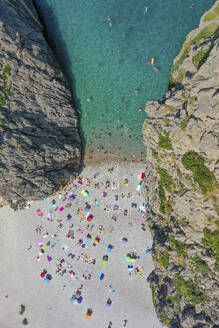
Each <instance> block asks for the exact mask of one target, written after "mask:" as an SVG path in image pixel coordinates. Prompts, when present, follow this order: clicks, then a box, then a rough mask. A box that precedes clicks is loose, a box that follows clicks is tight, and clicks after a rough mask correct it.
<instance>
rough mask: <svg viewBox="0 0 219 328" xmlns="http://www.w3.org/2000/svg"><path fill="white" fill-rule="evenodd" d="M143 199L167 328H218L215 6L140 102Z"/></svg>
mask: <svg viewBox="0 0 219 328" xmlns="http://www.w3.org/2000/svg"><path fill="white" fill-rule="evenodd" d="M146 112H147V113H148V119H147V120H146V121H145V123H144V126H143V136H144V143H145V145H146V146H147V164H146V172H147V176H146V178H145V186H146V187H145V198H146V201H147V203H148V213H147V214H148V219H147V221H148V225H149V227H150V229H151V232H152V235H153V258H154V261H155V270H154V271H153V272H152V273H151V274H150V276H149V277H148V281H149V283H150V285H151V287H152V295H153V301H154V305H155V308H156V312H157V314H158V316H159V318H160V320H161V321H163V322H164V323H165V324H166V325H168V326H169V327H171V328H178V327H179V328H181V327H184V328H204V327H206V328H216V327H218V326H219V307H218V304H219V288H218V287H219V282H218V278H219V183H218V179H219V1H217V2H216V3H215V5H214V6H213V7H212V8H211V9H210V11H209V12H208V13H207V14H205V15H203V17H202V18H201V22H200V25H199V27H198V28H197V29H196V30H194V31H192V32H191V33H190V34H189V35H188V37H187V39H186V42H185V43H184V45H183V47H182V51H181V52H180V54H179V55H178V57H177V58H176V59H175V61H174V64H173V68H172V72H171V79H170V85H169V91H168V92H167V93H166V94H165V96H164V97H163V99H162V100H161V101H150V102H148V103H147V105H146Z"/></svg>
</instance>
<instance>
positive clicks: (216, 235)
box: [202, 228, 219, 271]
mask: <svg viewBox="0 0 219 328" xmlns="http://www.w3.org/2000/svg"><path fill="white" fill-rule="evenodd" d="M203 232H204V238H203V239H202V244H203V245H204V246H205V247H208V248H213V249H214V251H213V252H214V256H215V261H216V265H217V271H219V230H216V231H211V230H209V229H207V228H205V229H204V230H203Z"/></svg>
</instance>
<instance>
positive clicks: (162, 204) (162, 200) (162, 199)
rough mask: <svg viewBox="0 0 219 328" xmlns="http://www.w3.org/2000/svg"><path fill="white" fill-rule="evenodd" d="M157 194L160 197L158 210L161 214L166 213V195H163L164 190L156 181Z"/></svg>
mask: <svg viewBox="0 0 219 328" xmlns="http://www.w3.org/2000/svg"><path fill="white" fill-rule="evenodd" d="M158 196H159V199H160V212H161V213H162V214H166V206H165V205H166V197H165V191H164V189H163V187H162V186H161V184H160V183H159V182H158Z"/></svg>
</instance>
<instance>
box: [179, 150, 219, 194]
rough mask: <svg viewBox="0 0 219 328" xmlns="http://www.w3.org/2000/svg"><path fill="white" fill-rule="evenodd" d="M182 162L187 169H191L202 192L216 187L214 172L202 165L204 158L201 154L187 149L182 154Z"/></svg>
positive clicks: (210, 190)
mask: <svg viewBox="0 0 219 328" xmlns="http://www.w3.org/2000/svg"><path fill="white" fill-rule="evenodd" d="M182 164H183V165H184V167H185V168H186V169H187V170H190V171H192V173H193V178H194V181H195V182H196V183H198V185H199V188H200V189H201V191H202V192H203V193H204V194H206V193H208V192H212V191H215V190H216V189H217V188H218V185H217V181H216V179H215V176H214V174H213V173H212V172H211V171H210V170H209V169H208V168H207V167H206V166H205V165H204V158H203V157H202V156H201V155H199V154H198V153H196V152H193V151H189V152H187V153H185V154H184V155H183V157H182Z"/></svg>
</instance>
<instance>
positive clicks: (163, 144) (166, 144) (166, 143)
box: [158, 131, 173, 150]
mask: <svg viewBox="0 0 219 328" xmlns="http://www.w3.org/2000/svg"><path fill="white" fill-rule="evenodd" d="M164 134H165V131H164ZM158 138H159V141H158V146H159V147H160V148H164V149H168V150H171V149H173V147H172V144H171V139H170V137H169V133H166V135H164V136H163V135H162V134H160V133H159V135H158Z"/></svg>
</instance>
